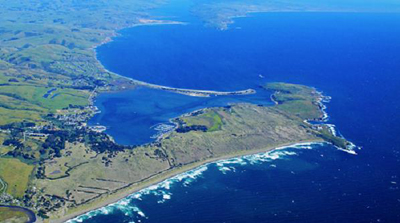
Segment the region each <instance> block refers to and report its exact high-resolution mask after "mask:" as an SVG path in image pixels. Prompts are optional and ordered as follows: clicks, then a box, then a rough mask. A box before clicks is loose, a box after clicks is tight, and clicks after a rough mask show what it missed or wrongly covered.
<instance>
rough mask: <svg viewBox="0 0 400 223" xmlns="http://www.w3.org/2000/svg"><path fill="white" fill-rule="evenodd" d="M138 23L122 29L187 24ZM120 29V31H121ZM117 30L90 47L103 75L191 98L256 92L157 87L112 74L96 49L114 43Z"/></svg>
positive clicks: (249, 90) (164, 21)
mask: <svg viewBox="0 0 400 223" xmlns="http://www.w3.org/2000/svg"><path fill="white" fill-rule="evenodd" d="M138 22H139V23H137V24H134V25H131V26H128V27H124V28H122V29H129V28H134V27H138V26H154V25H186V24H187V23H185V22H179V21H170V20H153V19H139V20H138ZM122 29H120V30H122ZM117 32H118V30H114V31H113V32H112V34H111V35H110V36H107V37H106V38H105V39H104V40H103V41H102V42H101V43H99V44H97V45H95V46H93V47H92V50H93V53H94V58H95V60H96V61H97V63H98V64H99V66H100V67H101V69H103V71H104V72H105V73H109V74H112V75H115V76H118V77H120V78H123V79H126V80H127V81H128V82H129V83H130V84H132V85H134V86H135V85H136V86H143V87H147V88H152V89H158V90H163V91H169V92H174V93H177V94H183V95H188V96H192V97H211V96H228V95H250V94H255V93H256V90H254V89H245V90H238V91H213V90H197V89H186V88H175V87H169V86H163V85H158V84H152V83H147V82H145V81H140V80H136V79H133V78H130V77H126V76H123V75H120V74H117V73H115V72H112V71H110V70H108V69H107V68H105V67H104V65H103V64H102V63H101V61H100V60H99V59H98V58H97V48H98V47H100V46H102V45H104V44H107V43H110V42H112V41H114V38H116V37H118V33H117Z"/></svg>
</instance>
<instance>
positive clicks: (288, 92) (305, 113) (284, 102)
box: [265, 83, 322, 120]
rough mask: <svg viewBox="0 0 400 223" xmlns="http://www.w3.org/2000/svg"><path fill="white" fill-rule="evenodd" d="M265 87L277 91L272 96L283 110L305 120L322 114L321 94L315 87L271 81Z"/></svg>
mask: <svg viewBox="0 0 400 223" xmlns="http://www.w3.org/2000/svg"><path fill="white" fill-rule="evenodd" d="M265 88H266V89H267V90H271V91H275V93H274V94H273V96H272V97H273V100H274V101H276V102H277V103H278V105H277V108H279V109H281V110H284V111H286V112H288V113H290V114H294V115H297V116H298V117H300V118H302V119H303V120H311V119H317V118H319V117H321V115H322V112H321V110H320V108H319V105H318V100H319V98H320V96H321V95H319V93H318V92H317V91H316V90H315V89H314V88H311V87H307V86H303V85H297V84H287V83H269V84H267V85H266V86H265Z"/></svg>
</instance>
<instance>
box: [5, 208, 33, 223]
mask: <svg viewBox="0 0 400 223" xmlns="http://www.w3.org/2000/svg"><path fill="white" fill-rule="evenodd" d="M28 221H29V216H28V215H27V214H26V213H24V212H22V211H18V210H14V209H13V208H9V207H0V222H5V223H21V222H28Z"/></svg>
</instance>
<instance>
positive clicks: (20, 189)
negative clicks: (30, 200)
mask: <svg viewBox="0 0 400 223" xmlns="http://www.w3.org/2000/svg"><path fill="white" fill-rule="evenodd" d="M33 168H34V167H33V166H32V165H28V164H26V163H23V162H21V161H20V160H18V159H12V158H0V178H1V179H2V180H3V182H5V183H6V184H7V193H9V194H11V195H13V196H15V197H17V198H21V197H22V196H24V194H25V191H26V189H27V188H28V182H29V177H30V175H31V173H32V170H33Z"/></svg>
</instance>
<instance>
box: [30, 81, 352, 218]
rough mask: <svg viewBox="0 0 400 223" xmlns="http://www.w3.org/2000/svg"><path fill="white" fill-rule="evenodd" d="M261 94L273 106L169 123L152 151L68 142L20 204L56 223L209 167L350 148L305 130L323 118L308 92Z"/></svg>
mask: <svg viewBox="0 0 400 223" xmlns="http://www.w3.org/2000/svg"><path fill="white" fill-rule="evenodd" d="M261 90H270V91H273V95H275V96H274V97H275V98H277V99H276V100H278V101H279V102H278V104H276V105H273V106H261V105H254V104H247V103H244V104H233V105H231V106H227V107H218V108H206V109H201V110H198V111H195V112H192V113H190V114H186V115H182V116H181V117H177V118H175V119H173V120H171V121H172V122H173V123H175V124H176V128H175V129H174V130H173V131H171V132H168V133H166V134H164V135H163V136H162V137H161V138H159V140H158V141H156V142H154V143H152V144H148V145H143V146H139V147H135V148H130V147H126V148H120V147H119V146H118V145H114V146H110V145H109V146H108V147H105V150H104V151H98V150H95V149H93V147H92V146H91V145H90V144H88V143H85V141H83V140H81V139H79V137H78V138H76V140H68V141H67V142H66V143H65V148H64V149H63V150H61V152H60V156H58V157H53V158H51V159H48V160H46V161H45V162H43V164H42V165H41V167H40V168H41V174H40V176H39V177H37V178H36V179H35V180H34V181H33V182H32V184H33V185H34V188H36V189H35V190H30V191H28V193H27V194H26V195H25V196H27V197H29V199H30V200H31V202H30V205H32V206H31V207H32V208H33V209H34V210H37V212H38V213H41V217H43V218H49V219H50V222H63V221H65V220H68V219H70V218H73V217H75V216H77V215H79V214H83V213H85V212H87V211H90V210H93V209H95V208H100V207H102V206H105V205H107V204H109V203H113V202H116V201H117V200H119V199H121V198H123V197H125V196H127V195H129V194H131V193H133V192H135V191H137V190H139V189H142V188H145V187H147V186H150V185H152V184H155V183H157V182H160V181H162V180H164V179H166V178H169V177H172V176H174V175H176V174H178V173H181V172H185V171H188V170H190V169H193V168H195V167H197V166H200V165H202V164H205V163H208V162H213V161H216V160H221V159H226V158H230V157H236V156H242V155H246V154H254V153H260V152H267V151H270V150H273V149H274V148H277V147H282V146H288V145H292V144H296V143H304V142H326V143H331V144H333V145H335V146H337V147H340V148H342V149H347V146H349V145H350V143H349V142H347V141H346V140H345V139H343V138H340V137H337V136H335V135H334V134H333V133H332V132H331V131H330V129H329V127H328V126H325V125H324V124H318V125H312V124H309V123H307V122H305V120H319V119H322V118H323V117H324V112H323V110H322V109H321V100H323V98H324V96H322V95H321V93H319V92H317V91H316V90H315V89H313V88H310V87H306V86H302V85H293V84H286V83H270V84H267V85H266V86H263V88H262V89H261ZM266 100H269V99H268V98H266ZM97 134H100V133H97ZM104 137H106V136H104ZM108 143H109V144H112V142H108ZM121 170H124V171H121Z"/></svg>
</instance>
